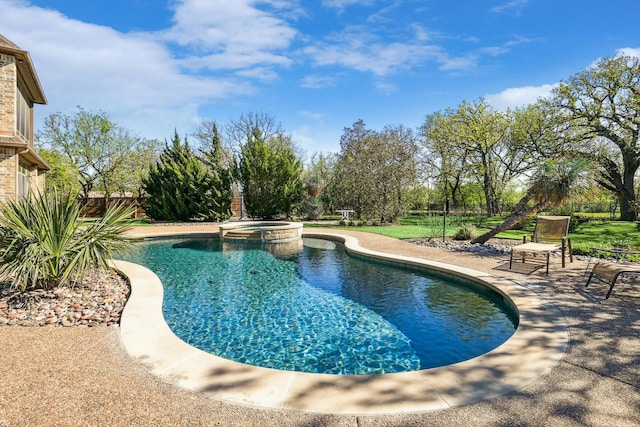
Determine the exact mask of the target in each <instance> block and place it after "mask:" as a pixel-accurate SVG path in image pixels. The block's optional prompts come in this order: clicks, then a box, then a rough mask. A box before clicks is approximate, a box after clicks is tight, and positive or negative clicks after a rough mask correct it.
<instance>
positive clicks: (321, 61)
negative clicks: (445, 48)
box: [304, 27, 446, 76]
mask: <svg viewBox="0 0 640 427" xmlns="http://www.w3.org/2000/svg"><path fill="white" fill-rule="evenodd" d="M304 53H305V54H307V55H308V56H309V57H310V58H311V59H312V60H313V61H314V62H315V63H316V65H320V66H335V65H338V66H342V67H346V68H351V69H354V70H357V71H361V72H370V73H372V74H374V75H376V76H386V75H389V74H392V73H395V72H398V71H400V70H403V69H406V68H409V67H411V66H414V65H420V64H422V63H424V62H425V61H428V60H435V61H436V62H440V63H444V62H446V57H445V56H444V55H443V53H442V52H441V48H440V47H439V46H436V45H433V44H427V43H421V42H420V40H415V39H413V38H410V39H409V40H407V41H396V42H388V41H387V40H384V39H383V38H381V37H379V36H377V35H375V34H373V33H371V32H369V31H367V30H366V29H363V28H361V27H350V28H347V29H346V30H345V31H343V32H341V33H336V34H332V35H331V36H329V37H327V38H326V39H325V41H322V42H318V43H315V44H312V45H310V46H307V47H306V48H304Z"/></svg>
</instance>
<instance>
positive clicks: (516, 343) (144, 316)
mask: <svg viewBox="0 0 640 427" xmlns="http://www.w3.org/2000/svg"><path fill="white" fill-rule="evenodd" d="M151 234H152V233H149V235H148V236H146V237H169V236H166V235H163V236H158V235H151ZM194 234H198V233H194ZM180 235H183V236H184V235H193V234H191V233H181V234H180ZM171 237H175V235H173V236H171ZM303 237H313V238H322V239H326V240H334V241H338V242H341V243H343V244H344V245H345V247H346V249H347V251H349V252H352V253H354V254H357V255H359V256H364V257H370V258H374V259H378V260H383V261H391V262H396V263H400V264H405V265H410V266H414V267H418V268H424V269H428V270H433V271H437V272H446V273H448V274H453V275H455V276H457V277H460V278H464V279H467V280H471V281H473V282H475V283H477V284H481V285H483V286H487V287H489V288H491V289H494V290H495V291H497V292H498V293H500V294H501V295H503V296H504V297H505V298H506V299H507V300H508V301H509V302H510V303H511V304H513V305H514V306H515V307H516V308H517V310H518V314H519V324H518V328H517V329H516V331H515V333H514V334H513V335H512V336H511V337H510V338H509V339H508V340H507V341H505V342H504V343H503V344H501V345H500V346H498V347H497V348H495V349H493V350H491V351H490V352H488V353H485V354H483V355H481V356H478V357H475V358H473V359H469V360H466V361H463V362H459V363H456V364H453V365H448V366H444V367H438V368H430V369H425V370H419V371H412V372H402V373H393V374H383V375H331V374H313V373H305V372H292V371H280V370H275V369H270V368H262V367H255V366H250V365H245V364H242V363H238V362H234V361H231V360H227V359H223V358H220V357H218V356H215V355H212V354H209V353H206V352H204V351H202V350H199V349H196V348H195V347H192V346H190V345H189V344H187V343H185V342H184V341H182V340H180V339H179V338H178V337H177V336H176V335H175V334H174V333H173V332H172V331H171V329H170V328H169V326H168V325H167V324H166V322H165V320H164V317H163V315H162V297H163V288H162V283H161V282H160V279H159V278H158V277H157V276H156V275H155V274H154V273H153V272H152V271H150V270H149V269H147V268H146V267H143V266H140V265H137V264H133V263H130V262H126V261H114V267H115V268H116V269H117V270H118V271H120V272H121V273H122V274H124V275H125V276H127V277H128V278H129V281H130V283H131V295H130V297H129V300H128V302H127V304H126V306H125V308H124V310H123V313H122V318H121V325H120V336H121V340H122V343H123V346H124V348H125V349H126V351H127V352H128V354H129V355H130V356H131V357H132V358H134V359H135V360H136V361H138V362H139V363H140V364H142V365H143V366H145V367H146V368H147V369H149V370H150V371H151V372H152V373H153V374H155V375H157V376H159V377H160V378H162V379H164V380H166V381H169V382H171V383H174V384H176V385H179V386H181V387H184V388H187V389H190V390H194V391H198V392H203V393H206V394H208V395H210V396H212V397H213V398H216V399H219V400H223V401H227V402H232V403H239V404H244V405H250V406H257V407H263V408H272V409H291V410H299V411H305V412H315V413H332V414H371V415H373V414H393V413H407V412H420V411H430V410H437V409H446V408H449V407H452V406H456V405H461V404H466V403H472V402H477V401H481V400H486V399H489V398H492V397H496V396H500V395H503V394H506V393H509V392H512V391H514V390H517V389H519V388H521V387H524V386H525V385H527V384H530V383H532V382H533V381H535V380H536V379H538V378H539V377H541V376H543V375H545V374H547V373H548V372H549V371H550V370H551V369H552V368H553V367H554V366H555V365H556V364H558V363H559V362H560V361H561V360H562V358H563V357H564V354H565V353H566V350H567V348H568V340H569V336H568V329H567V325H566V321H565V319H564V317H563V315H562V313H561V312H560V310H559V309H558V308H557V307H555V305H553V304H550V303H549V302H548V301H545V300H542V299H541V298H540V296H539V295H537V294H535V293H534V292H532V291H530V290H527V289H526V288H524V287H523V286H521V285H518V284H517V283H515V282H513V281H511V280H509V279H504V278H499V277H495V276H492V275H490V274H488V273H484V272H481V271H478V270H473V269H469V268H464V267H458V266H454V265H451V264H445V263H442V262H437V261H430V260H424V259H420V258H414V257H406V256H399V255H392V254H388V253H383V252H379V251H373V250H370V249H367V248H364V247H362V246H360V244H359V242H358V240H357V239H356V238H355V237H353V236H347V235H341V234H338V233H321V232H309V233H308V232H304V233H303Z"/></svg>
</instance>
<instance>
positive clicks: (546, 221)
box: [509, 215, 573, 274]
mask: <svg viewBox="0 0 640 427" xmlns="http://www.w3.org/2000/svg"><path fill="white" fill-rule="evenodd" d="M570 220H571V217H570V216H545V215H539V216H538V217H537V218H536V226H535V228H534V230H533V235H532V236H531V241H530V242H527V240H526V239H527V236H524V238H523V239H522V244H521V245H516V246H513V247H512V248H511V257H510V259H509V269H511V267H512V266H513V258H514V257H518V258H521V259H522V262H524V261H525V258H529V259H533V260H535V261H538V260H539V257H540V256H544V257H545V261H546V265H547V274H549V257H550V256H551V253H553V252H557V251H561V252H562V267H563V268H564V266H565V256H566V253H567V250H568V252H569V260H570V261H571V262H573V251H572V250H571V239H570V238H569V237H568V234H569V221H570Z"/></svg>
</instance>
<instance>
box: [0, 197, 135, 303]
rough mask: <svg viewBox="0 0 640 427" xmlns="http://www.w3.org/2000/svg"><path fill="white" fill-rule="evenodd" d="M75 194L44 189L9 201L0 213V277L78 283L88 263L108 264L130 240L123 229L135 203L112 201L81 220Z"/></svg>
mask: <svg viewBox="0 0 640 427" xmlns="http://www.w3.org/2000/svg"><path fill="white" fill-rule="evenodd" d="M81 209H82V208H81V207H80V206H78V203H77V202H76V198H75V197H71V196H68V197H60V196H59V195H58V194H57V193H56V192H46V193H43V194H38V195H33V197H22V198H20V199H18V200H16V201H9V202H8V203H6V204H4V205H3V206H2V211H1V213H0V248H2V249H0V281H10V282H11V286H12V287H14V288H18V289H20V290H23V291H24V290H27V289H30V288H44V289H52V288H54V287H56V286H61V285H71V286H73V285H75V284H76V283H78V282H79V281H80V280H82V277H83V276H84V275H85V274H86V272H87V271H88V270H90V269H93V268H97V269H108V268H109V265H108V263H109V260H111V259H112V254H113V253H114V252H115V251H117V250H120V249H124V248H126V247H128V246H129V245H130V242H131V241H130V240H129V239H126V238H125V237H124V236H123V235H122V233H123V232H124V231H126V230H127V229H128V228H129V227H130V224H131V219H130V217H131V216H132V215H133V212H134V209H133V207H125V206H122V205H119V206H110V207H109V208H107V210H106V212H105V214H104V216H103V217H102V218H100V219H99V220H96V221H93V222H90V223H85V224H82V223H81V222H80V220H79V216H80V212H81Z"/></svg>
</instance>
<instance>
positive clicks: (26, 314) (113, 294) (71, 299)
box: [0, 271, 129, 327]
mask: <svg viewBox="0 0 640 427" xmlns="http://www.w3.org/2000/svg"><path fill="white" fill-rule="evenodd" d="M128 297H129V283H128V281H127V280H126V279H124V278H123V277H121V276H119V275H117V274H116V273H104V272H97V271H93V272H90V273H89V274H88V275H87V276H86V277H85V279H84V280H83V282H82V284H81V285H80V286H76V287H74V288H70V287H66V286H61V287H57V288H55V289H51V290H43V289H33V290H28V291H26V292H20V291H19V290H16V289H11V288H10V287H9V284H8V283H2V284H0V325H6V326H47V325H54V326H77V327H91V326H98V325H107V326H112V327H118V326H119V324H120V314H121V313H122V309H123V308H124V305H125V303H126V302H127V298H128Z"/></svg>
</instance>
